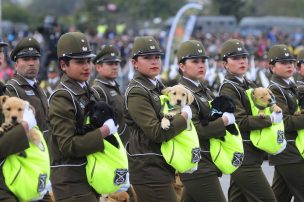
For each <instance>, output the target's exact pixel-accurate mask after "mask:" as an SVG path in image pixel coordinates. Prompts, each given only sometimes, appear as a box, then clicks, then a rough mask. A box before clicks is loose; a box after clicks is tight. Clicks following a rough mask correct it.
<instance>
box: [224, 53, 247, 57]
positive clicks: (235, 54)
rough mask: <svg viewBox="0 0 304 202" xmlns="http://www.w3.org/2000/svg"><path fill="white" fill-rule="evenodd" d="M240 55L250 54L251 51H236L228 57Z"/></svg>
mask: <svg viewBox="0 0 304 202" xmlns="http://www.w3.org/2000/svg"><path fill="white" fill-rule="evenodd" d="M240 55H249V53H248V52H241V53H234V54H231V55H229V56H227V57H228V58H229V57H234V56H240Z"/></svg>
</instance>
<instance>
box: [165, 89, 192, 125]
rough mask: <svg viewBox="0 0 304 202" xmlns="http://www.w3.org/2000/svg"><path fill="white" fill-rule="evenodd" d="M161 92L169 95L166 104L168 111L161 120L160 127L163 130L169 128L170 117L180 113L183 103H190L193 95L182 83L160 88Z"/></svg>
mask: <svg viewBox="0 0 304 202" xmlns="http://www.w3.org/2000/svg"><path fill="white" fill-rule="evenodd" d="M162 94H164V95H167V96H168V97H169V100H168V103H167V104H168V106H169V112H168V113H164V117H163V118H162V120H161V127H162V128H163V129H165V130H168V129H169V128H170V119H172V117H174V116H175V115H176V114H178V113H179V114H180V113H181V109H182V108H183V107H184V106H185V105H190V104H191V103H192V102H193V100H194V97H193V95H192V93H191V92H190V91H189V90H188V89H186V88H185V87H184V86H183V85H180V84H179V85H175V86H172V87H168V88H165V89H164V90H162Z"/></svg>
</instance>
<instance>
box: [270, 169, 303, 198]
mask: <svg viewBox="0 0 304 202" xmlns="http://www.w3.org/2000/svg"><path fill="white" fill-rule="evenodd" d="M272 189H273V192H274V194H275V196H276V198H277V200H278V202H289V201H291V198H292V196H293V197H294V201H295V202H303V201H304V163H293V164H285V165H277V166H275V171H274V176H273V182H272Z"/></svg>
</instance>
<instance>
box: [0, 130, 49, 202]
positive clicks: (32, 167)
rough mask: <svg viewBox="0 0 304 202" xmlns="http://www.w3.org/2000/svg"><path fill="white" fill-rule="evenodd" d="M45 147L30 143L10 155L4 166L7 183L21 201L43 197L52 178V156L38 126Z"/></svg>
mask: <svg viewBox="0 0 304 202" xmlns="http://www.w3.org/2000/svg"><path fill="white" fill-rule="evenodd" d="M35 130H36V131H37V133H39V135H40V138H41V141H42V145H43V147H44V148H43V149H40V148H39V147H38V146H37V145H35V144H33V143H31V142H30V143H29V145H30V146H29V148H27V149H26V150H24V151H23V152H22V155H21V154H20V153H18V154H12V155H9V156H8V157H7V158H6V159H5V161H4V163H3V167H2V171H3V176H4V179H5V184H6V186H7V187H8V188H9V190H10V191H11V192H12V193H13V194H14V195H15V196H16V197H17V198H18V199H19V201H30V200H33V199H36V198H41V197H42V196H43V195H41V194H45V188H46V185H47V183H48V181H49V178H50V157H49V151H48V148H47V144H46V142H45V140H44V138H43V135H42V133H41V131H40V130H39V129H38V127H36V128H35Z"/></svg>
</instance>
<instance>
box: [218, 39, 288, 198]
mask: <svg viewBox="0 0 304 202" xmlns="http://www.w3.org/2000/svg"><path fill="white" fill-rule="evenodd" d="M221 56H222V60H223V65H224V67H225V69H226V70H227V74H226V76H225V79H224V82H223V84H222V86H221V88H220V90H219V94H220V95H228V96H230V97H231V98H232V99H233V100H234V103H235V105H236V111H235V113H234V115H235V118H236V123H237V124H238V126H239V129H240V132H241V135H242V138H243V143H244V160H243V163H242V166H241V167H239V168H238V169H237V170H236V171H235V172H234V173H232V174H231V179H230V187H229V190H228V199H229V201H276V199H275V196H274V193H273V191H272V189H271V187H270V185H269V183H268V181H267V178H266V177H265V175H264V173H263V171H262V168H261V165H262V163H263V160H264V157H265V152H264V151H262V150H259V149H257V148H256V147H255V146H254V145H253V144H252V143H251V141H250V131H251V130H257V129H262V128H266V127H269V126H271V124H272V120H271V118H270V117H269V116H266V117H265V118H264V119H261V118H259V117H258V116H252V112H251V107H250V102H249V100H248V97H247V96H246V94H245V91H246V90H247V89H249V88H254V87H256V86H255V85H254V84H253V83H252V82H250V81H248V80H247V79H245V78H244V75H245V74H246V72H247V70H248V58H247V56H248V52H247V50H246V49H245V48H244V45H243V43H242V42H241V41H239V40H237V39H229V40H227V41H226V42H224V44H223V45H222V50H221ZM275 118H276V119H275V120H276V121H278V120H277V119H280V117H275ZM273 120H274V119H273ZM281 120H282V119H281Z"/></svg>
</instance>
